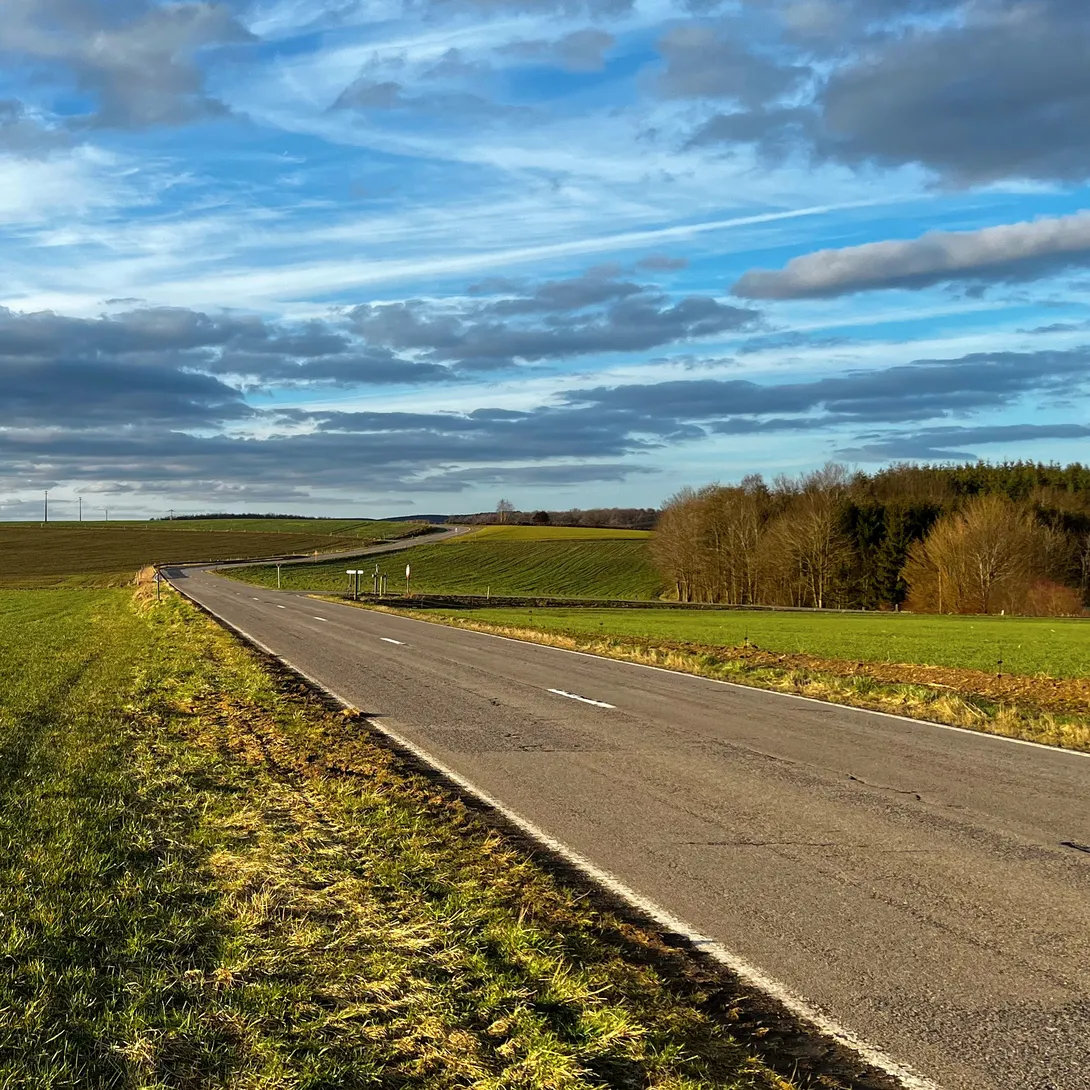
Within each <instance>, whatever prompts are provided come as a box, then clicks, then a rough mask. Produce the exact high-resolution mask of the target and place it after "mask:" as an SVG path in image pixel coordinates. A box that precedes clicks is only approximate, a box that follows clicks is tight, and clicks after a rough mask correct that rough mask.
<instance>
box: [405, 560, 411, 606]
mask: <svg viewBox="0 0 1090 1090" xmlns="http://www.w3.org/2000/svg"><path fill="white" fill-rule="evenodd" d="M411 571H412V569H411V568H410V567H409V565H408V564H406V565H405V597H406V598H408V597H410V595H409V574H410V572H411Z"/></svg>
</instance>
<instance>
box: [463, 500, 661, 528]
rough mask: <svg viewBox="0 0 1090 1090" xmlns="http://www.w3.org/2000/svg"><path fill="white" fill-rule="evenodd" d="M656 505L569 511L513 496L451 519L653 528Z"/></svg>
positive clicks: (476, 522)
mask: <svg viewBox="0 0 1090 1090" xmlns="http://www.w3.org/2000/svg"><path fill="white" fill-rule="evenodd" d="M658 516H659V512H658V509H657V508H655V507H592V508H588V509H586V510H583V509H582V508H579V507H573V508H570V509H569V510H567V511H545V510H538V511H520V510H518V509H517V508H516V507H515V505H514V504H513V503H511V502H510V501H509V500H500V501H499V503H498V504H496V510H495V511H478V512H476V513H475V514H470V515H450V516H449V517H448V519H447V521H448V522H458V523H466V524H468V525H471V526H491V525H495V524H497V523H507V524H510V525H512V526H587V527H597V528H599V529H606V530H650V529H651V528H652V527H653V526H654V525H655V522H656V520H657V519H658Z"/></svg>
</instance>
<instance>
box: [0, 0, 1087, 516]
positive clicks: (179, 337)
mask: <svg viewBox="0 0 1090 1090" xmlns="http://www.w3.org/2000/svg"><path fill="white" fill-rule="evenodd" d="M1088 47H1090V9H1088V8H1087V6H1086V5H1083V4H1077V3H1074V2H1069V0H966V2H964V3H962V4H958V3H950V2H943V3H939V2H937V0H737V2H734V3H730V2H725V3H714V2H703V0H701V2H697V0H692V2H690V3H688V4H684V3H680V4H674V3H668V2H665V0H648V2H640V0H587V2H581V3H580V2H557V3H553V2H551V0H524V2H522V3H517V2H514V3H507V2H505V0H406V2H404V3H402V2H397V0H388V2H387V0H381V2H353V0H261V2H256V0H255V2H245V0H234V2H230V3H222V4H213V3H192V2H182V3H173V4H167V3H160V2H157V0H5V14H4V18H3V20H2V21H0V58H2V60H3V64H2V65H0V246H2V249H0V253H2V255H3V256H2V260H3V273H4V275H3V278H2V279H0V307H3V308H4V309H3V310H2V311H0V374H2V375H3V379H4V381H3V385H2V387H0V477H2V495H3V499H4V505H3V507H2V508H0V517H6V518H18V517H28V516H30V517H32V516H33V514H34V513H36V511H37V510H38V507H39V503H40V494H41V490H42V489H44V488H49V489H51V496H52V499H53V501H54V504H55V511H56V512H57V513H58V514H60V515H61V516H62V517H63V515H64V514H66V513H69V512H70V511H74V501H75V497H76V495H77V494H82V495H83V496H84V503H85V510H87V511H90V512H91V513H94V512H95V511H96V510H97V509H98V508H101V507H106V506H108V507H109V508H110V510H111V517H115V513H116V515H117V516H121V515H124V514H131V515H142V514H151V515H157V514H160V513H162V512H163V511H165V510H166V509H168V508H170V507H173V508H175V509H176V510H209V509H219V510H231V509H233V510H257V511H262V510H285V511H286V510H293V511H299V512H303V513H311V514H326V513H338V514H363V515H368V514H370V515H373V514H382V513H387V512H392V511H399V512H411V511H413V510H417V511H470V510H480V509H489V508H491V507H494V506H495V503H496V501H497V499H499V498H500V497H501V496H504V497H508V498H510V499H512V500H513V501H514V502H515V503H516V504H517V505H518V506H520V507H523V508H526V509H531V508H537V507H550V508H567V507H572V506H579V507H592V506H599V505H613V504H621V505H632V506H645V505H650V504H656V503H659V502H661V500H663V499H664V498H665V497H666V496H668V495H669V494H670V493H672V492H673V491H675V490H676V489H677V488H679V487H681V486H683V485H686V484H697V485H698V484H703V483H706V482H709V481H712V480H720V481H729V480H734V479H737V478H739V477H741V476H742V475H744V474H746V473H750V472H755V471H758V472H764V473H765V474H767V475H774V474H776V473H779V472H786V473H796V472H799V471H802V470H805V469H807V468H810V467H813V466H816V465H820V464H821V463H823V462H825V461H826V460H827V459H829V458H835V459H838V460H842V461H846V462H848V463H850V464H852V465H856V466H859V467H860V468H865V469H873V468H875V467H877V466H879V465H882V464H886V463H889V462H891V461H898V460H951V459H957V460H962V459H966V458H976V457H981V458H987V459H992V460H997V459H1008V458H1033V459H1042V460H1057V461H1071V460H1076V459H1082V460H1086V450H1087V439H1088V437H1090V421H1088V419H1087V411H1086V407H1087V396H1086V395H1087V389H1086V383H1087V360H1088V359H1090V347H1088V346H1090V270H1088V265H1090V213H1084V212H1083V209H1084V208H1087V206H1088V203H1090V202H1088V200H1087V188H1086V185H1087V179H1088V177H1090V143H1088V142H1087V141H1086V138H1085V127H1086V121H1085V119H1086V117H1087V116H1090V66H1088V65H1086V63H1085V57H1086V56H1087V55H1088Z"/></svg>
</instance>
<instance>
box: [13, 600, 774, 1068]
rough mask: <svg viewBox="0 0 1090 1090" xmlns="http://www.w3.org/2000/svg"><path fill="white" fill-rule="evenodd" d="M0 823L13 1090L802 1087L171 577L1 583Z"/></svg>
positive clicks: (634, 932)
mask: <svg viewBox="0 0 1090 1090" xmlns="http://www.w3.org/2000/svg"><path fill="white" fill-rule="evenodd" d="M0 844H2V845H3V851H0V920H2V921H3V926H2V927H0V960H2V964H3V967H4V971H3V972H2V973H0V1087H5V1088H11V1090H17V1088H18V1090H21V1088H24V1087H25V1088H31V1087H33V1088H35V1090H37V1088H42V1090H47V1088H51V1090H61V1088H75V1087H88V1088H102V1090H107V1088H119V1090H120V1088H122V1087H126V1088H132V1090H164V1088H167V1087H176V1088H181V1087H188V1088H193V1090H200V1088H208V1090H211V1088H214V1087H223V1088H226V1087H234V1088H238V1090H241V1088H244V1087H247V1088H250V1087H252V1088H257V1087H260V1088H262V1090H332V1088H334V1087H337V1088H363V1087H376V1088H380V1090H381V1088H393V1087H428V1088H429V1090H457V1088H464V1087H469V1086H472V1087H479V1088H481V1090H508V1088H510V1090H592V1088H593V1087H603V1086H622V1085H624V1086H640V1087H645V1088H648V1090H682V1088H685V1090H704V1088H707V1090H712V1088H713V1087H715V1088H722V1090H743V1088H749V1090H758V1088H765V1090H772V1088H773V1086H774V1085H775V1086H779V1087H783V1086H785V1085H786V1084H784V1083H782V1082H774V1080H773V1079H772V1078H771V1076H769V1074H768V1073H767V1071H766V1069H765V1068H763V1067H762V1066H761V1065H760V1064H758V1063H757V1062H756V1061H754V1060H753V1059H752V1058H751V1056H750V1055H749V1054H748V1053H747V1052H746V1050H745V1049H743V1048H742V1047H740V1046H739V1045H738V1043H737V1042H736V1040H735V1039H733V1038H732V1037H731V1036H730V1035H729V1032H728V1029H727V1024H728V1023H727V1022H726V1020H725V1019H724V1020H717V1018H716V1016H715V1014H714V1013H713V1012H714V1010H715V1009H716V1006H715V1003H714V1002H713V1003H709V1002H708V992H709V990H711V991H713V992H714V991H715V985H714V984H713V983H711V982H709V980H708V977H707V973H706V971H705V970H703V969H698V968H696V967H695V966H693V965H691V964H690V963H688V962H685V961H684V959H682V958H680V957H679V955H678V954H677V952H672V951H670V950H669V949H667V948H666V947H664V946H662V945H661V943H660V942H659V941H658V940H657V939H655V938H654V937H652V936H649V935H646V934H644V933H642V932H640V931H639V930H638V929H636V928H634V927H633V926H631V925H629V924H621V923H619V922H618V921H617V920H615V919H614V918H613V917H612V916H610V915H609V914H608V913H605V912H603V911H601V910H598V909H595V908H594V907H593V905H592V904H590V903H588V902H587V900H586V899H585V897H584V895H583V894H582V893H580V892H579V891H576V890H572V889H568V888H566V887H564V886H562V885H559V884H558V883H557V882H556V881H555V880H554V879H553V878H551V877H550V876H549V875H548V874H547V873H546V872H544V871H543V870H541V869H540V868H539V867H538V866H537V864H536V863H534V862H533V860H532V859H531V858H530V857H529V856H528V855H527V854H525V853H523V852H521V851H520V850H518V849H516V848H514V847H512V846H511V845H509V844H507V843H506V842H505V841H504V840H503V839H502V838H501V837H500V836H499V835H497V834H496V833H495V832H494V831H493V830H491V829H489V828H488V826H487V825H486V824H485V822H484V821H483V820H482V819H481V818H480V817H477V816H475V815H474V813H473V812H472V811H470V810H467V808H466V807H465V806H463V805H462V804H461V803H460V802H458V801H457V800H456V799H454V798H452V797H451V796H449V795H447V794H445V793H444V791H443V790H442V789H441V788H438V787H437V786H436V785H435V784H434V783H433V782H429V781H427V780H425V779H423V778H421V777H419V776H416V775H414V774H413V773H411V772H409V771H407V770H405V769H403V768H402V767H401V766H400V765H399V764H398V763H397V761H396V759H395V758H394V757H393V756H392V755H391V753H390V752H389V751H388V750H386V749H385V748H382V747H380V746H378V745H376V744H375V743H374V742H373V741H372V740H371V736H370V734H369V732H368V729H367V727H366V726H365V725H364V724H363V723H362V722H361V721H359V720H355V719H351V718H346V717H344V716H342V715H339V714H334V713H332V712H330V711H328V710H327V709H325V708H324V707H323V706H322V705H321V704H320V703H319V702H318V701H317V699H315V698H314V697H311V696H308V695H306V694H302V693H300V692H299V686H298V685H291V686H290V687H288V686H285V684H284V683H283V682H282V681H279V680H277V679H276V678H275V677H273V676H272V675H271V674H269V673H268V672H267V671H266V670H265V669H264V667H263V666H262V665H261V664H260V662H259V661H258V660H257V659H256V658H255V657H254V656H252V655H251V654H250V653H249V652H247V651H245V650H244V649H243V648H242V647H241V646H240V645H239V644H238V643H237V642H236V641H235V640H234V639H233V638H232V637H230V636H229V635H228V634H227V633H226V632H224V631H223V630H221V629H219V628H217V627H216V626H215V625H214V624H212V622H210V621H209V620H208V619H206V618H205V617H204V616H203V615H202V614H200V613H199V612H198V611H197V610H196V609H194V608H192V607H190V606H189V605H188V604H186V603H185V602H184V601H182V600H181V599H180V598H179V597H178V596H176V595H174V594H173V593H168V594H167V595H165V596H164V599H163V601H162V602H161V603H156V602H155V601H154V599H153V598H148V597H147V596H146V594H145V595H141V596H140V597H139V598H138V597H137V596H136V595H134V593H133V592H132V591H131V590H98V591H87V590H71V591H65V592H60V593H58V592H54V591H19V592H15V591H0ZM686 966H688V967H686ZM731 995H732V993H729V992H728V993H725V994H722V995H720V996H719V1002H722V1003H725V1004H728V1005H729V1004H732V1003H734V1002H735V1000H734V999H733V998H732V997H731ZM741 1010H742V1011H743V1012H745V1010H746V1007H745V1000H742V1001H741ZM743 1017H745V1014H744V1013H743ZM730 1024H731V1025H735V1026H737V1023H734V1022H731V1023H730ZM753 1028H754V1029H756V1028H757V1026H756V1025H754V1027H753ZM735 1032H737V1030H735Z"/></svg>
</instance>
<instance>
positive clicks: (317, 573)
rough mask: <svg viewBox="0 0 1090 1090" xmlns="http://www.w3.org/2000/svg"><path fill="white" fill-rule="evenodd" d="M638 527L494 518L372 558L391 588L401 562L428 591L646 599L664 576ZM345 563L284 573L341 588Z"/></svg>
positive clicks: (270, 578) (253, 579) (268, 580)
mask: <svg viewBox="0 0 1090 1090" xmlns="http://www.w3.org/2000/svg"><path fill="white" fill-rule="evenodd" d="M648 536H649V535H648V534H647V533H645V532H642V531H638V530H617V531H611V530H587V529H582V528H578V527H541V528H539V527H531V526H510V527H507V526H495V527H487V528H485V529H484V530H482V531H479V532H477V533H474V534H472V535H469V536H467V537H465V538H461V539H457V540H454V541H450V542H444V543H443V544H438V545H419V546H416V547H415V548H414V549H413V550H412V553H411V554H410V555H407V556H405V557H384V558H381V559H379V558H376V562H377V563H378V566H379V569H380V571H382V572H386V573H387V574H388V575H389V577H390V589H391V590H392V591H397V590H401V589H403V588H404V571H405V562H406V561H409V562H410V563H411V565H412V581H411V582H412V589H413V591H414V592H421V593H432V594H482V595H483V594H486V593H491V594H493V595H520V596H521V595H545V596H551V597H559V598H612V599H630V600H634V601H640V600H643V601H647V600H650V599H652V598H655V597H657V595H658V594H659V592H660V591H661V589H662V581H661V579H660V578H659V575H658V573H657V572H656V571H655V569H654V566H653V565H652V563H651V560H650V557H649V555H648V551H647V540H648ZM344 573H345V565H344V564H343V563H340V562H336V563H334V562H331V563H328V564H316V565H307V566H306V567H305V568H298V569H294V570H291V571H289V570H288V569H284V570H283V572H282V573H281V578H282V582H281V585H282V586H283V587H284V588H286V589H306V590H325V591H343V590H344V589H345V586H346V576H345V574H344ZM231 575H232V577H233V578H237V579H241V580H243V581H245V582H249V583H255V584H257V585H261V586H275V585H276V569H275V568H269V567H264V568H262V567H257V568H247V569H244V570H239V571H236V572H232V573H231Z"/></svg>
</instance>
